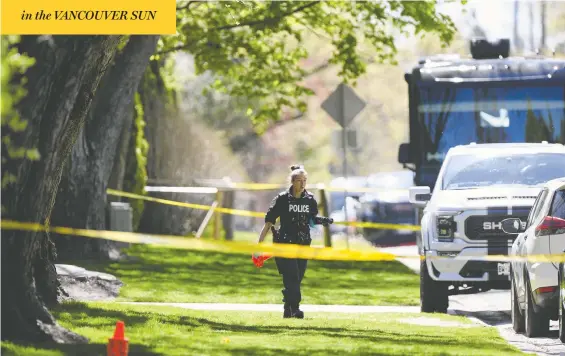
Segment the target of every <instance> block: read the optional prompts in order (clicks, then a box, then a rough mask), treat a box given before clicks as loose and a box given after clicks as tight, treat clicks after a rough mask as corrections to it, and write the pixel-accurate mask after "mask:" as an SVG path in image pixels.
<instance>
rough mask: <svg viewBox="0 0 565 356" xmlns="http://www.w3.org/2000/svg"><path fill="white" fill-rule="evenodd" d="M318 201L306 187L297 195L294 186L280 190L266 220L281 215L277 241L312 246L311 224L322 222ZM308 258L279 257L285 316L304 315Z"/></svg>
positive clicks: (275, 240) (277, 260)
mask: <svg viewBox="0 0 565 356" xmlns="http://www.w3.org/2000/svg"><path fill="white" fill-rule="evenodd" d="M317 215H318V203H317V202H316V199H315V198H314V195H313V194H311V193H310V192H308V191H306V190H304V191H303V192H302V194H301V195H300V197H298V198H296V197H294V195H293V193H292V186H291V187H290V188H289V189H288V190H286V191H283V192H281V193H279V194H278V195H277V196H276V197H275V198H274V199H273V201H272V202H271V205H270V207H269V210H268V211H267V214H266V215H265V222H270V223H271V224H273V225H274V224H275V221H276V219H277V218H279V217H280V222H281V224H280V230H279V233H278V234H276V235H277V237H275V236H274V242H275V243H289V244H298V245H305V246H310V244H311V243H312V238H311V237H310V226H311V225H313V224H319V223H320V220H319V219H320V218H319V217H317ZM307 262H308V261H307V260H305V259H299V258H282V257H275V263H276V265H277V269H278V271H279V274H281V275H282V276H283V285H284V289H283V290H282V294H283V302H284V303H285V304H284V306H285V313H284V316H285V317H298V318H301V317H303V315H304V314H303V313H302V312H301V311H300V310H299V304H300V301H301V299H302V296H301V293H300V283H301V282H302V279H303V278H304V273H305V272H306V265H307Z"/></svg>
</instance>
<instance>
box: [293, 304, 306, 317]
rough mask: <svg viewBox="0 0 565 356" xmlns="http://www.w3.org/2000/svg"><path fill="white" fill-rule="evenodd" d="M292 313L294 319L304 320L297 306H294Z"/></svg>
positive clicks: (302, 313)
mask: <svg viewBox="0 0 565 356" xmlns="http://www.w3.org/2000/svg"><path fill="white" fill-rule="evenodd" d="M292 311H293V312H294V315H293V317H294V318H297V319H304V312H303V311H302V310H300V307H299V304H296V305H295V307H294V308H293V309H292Z"/></svg>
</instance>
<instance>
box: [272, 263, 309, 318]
mask: <svg viewBox="0 0 565 356" xmlns="http://www.w3.org/2000/svg"><path fill="white" fill-rule="evenodd" d="M275 262H276V264H277V269H278V270H279V273H280V274H281V275H282V277H283V285H284V289H283V290H282V294H283V302H284V304H285V306H287V305H288V306H292V307H294V308H298V304H299V303H300V301H301V300H302V295H301V293H300V283H301V282H302V279H303V278H304V273H305V272H306V266H307V264H308V260H304V259H298V258H282V257H275Z"/></svg>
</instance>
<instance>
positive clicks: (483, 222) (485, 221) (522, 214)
mask: <svg viewBox="0 0 565 356" xmlns="http://www.w3.org/2000/svg"><path fill="white" fill-rule="evenodd" d="M529 212H530V207H518V208H513V209H512V214H508V208H506V207H503V208H489V209H488V212H487V215H472V216H469V217H468V218H467V219H465V235H466V236H467V238H469V239H470V240H502V239H503V240H506V241H507V240H514V239H515V238H516V236H517V235H516V234H507V233H505V232H504V231H502V225H501V221H502V220H504V219H507V218H520V219H521V220H522V221H526V219H527V218H528V214H529Z"/></svg>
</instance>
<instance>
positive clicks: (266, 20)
mask: <svg viewBox="0 0 565 356" xmlns="http://www.w3.org/2000/svg"><path fill="white" fill-rule="evenodd" d="M194 2H196V1H189V2H188V3H187V4H186V5H185V6H184V7H186V8H188V6H189V5H190V4H191V3H194ZM318 3H320V1H312V2H310V3H308V4H305V5H302V6H299V7H297V8H296V9H294V10H291V11H289V12H286V13H283V14H280V15H279V16H273V17H271V18H264V19H262V20H256V21H249V22H242V23H239V24H235V25H225V26H220V27H214V28H211V29H209V31H221V30H231V29H234V28H238V27H245V26H248V27H253V26H257V25H261V24H264V23H273V22H275V21H280V20H282V19H283V18H285V17H287V16H291V15H294V14H296V13H298V12H300V11H302V10H304V9H307V8H310V7H312V6H315V5H317V4H318ZM177 9H178V8H177ZM194 43H195V41H193V42H190V43H185V44H182V45H178V46H175V47H171V48H169V49H165V50H162V51H159V52H157V53H156V54H157V55H163V54H167V53H171V52H176V51H180V50H183V49H187V48H189V47H190V46H192V45H193V44H194Z"/></svg>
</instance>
